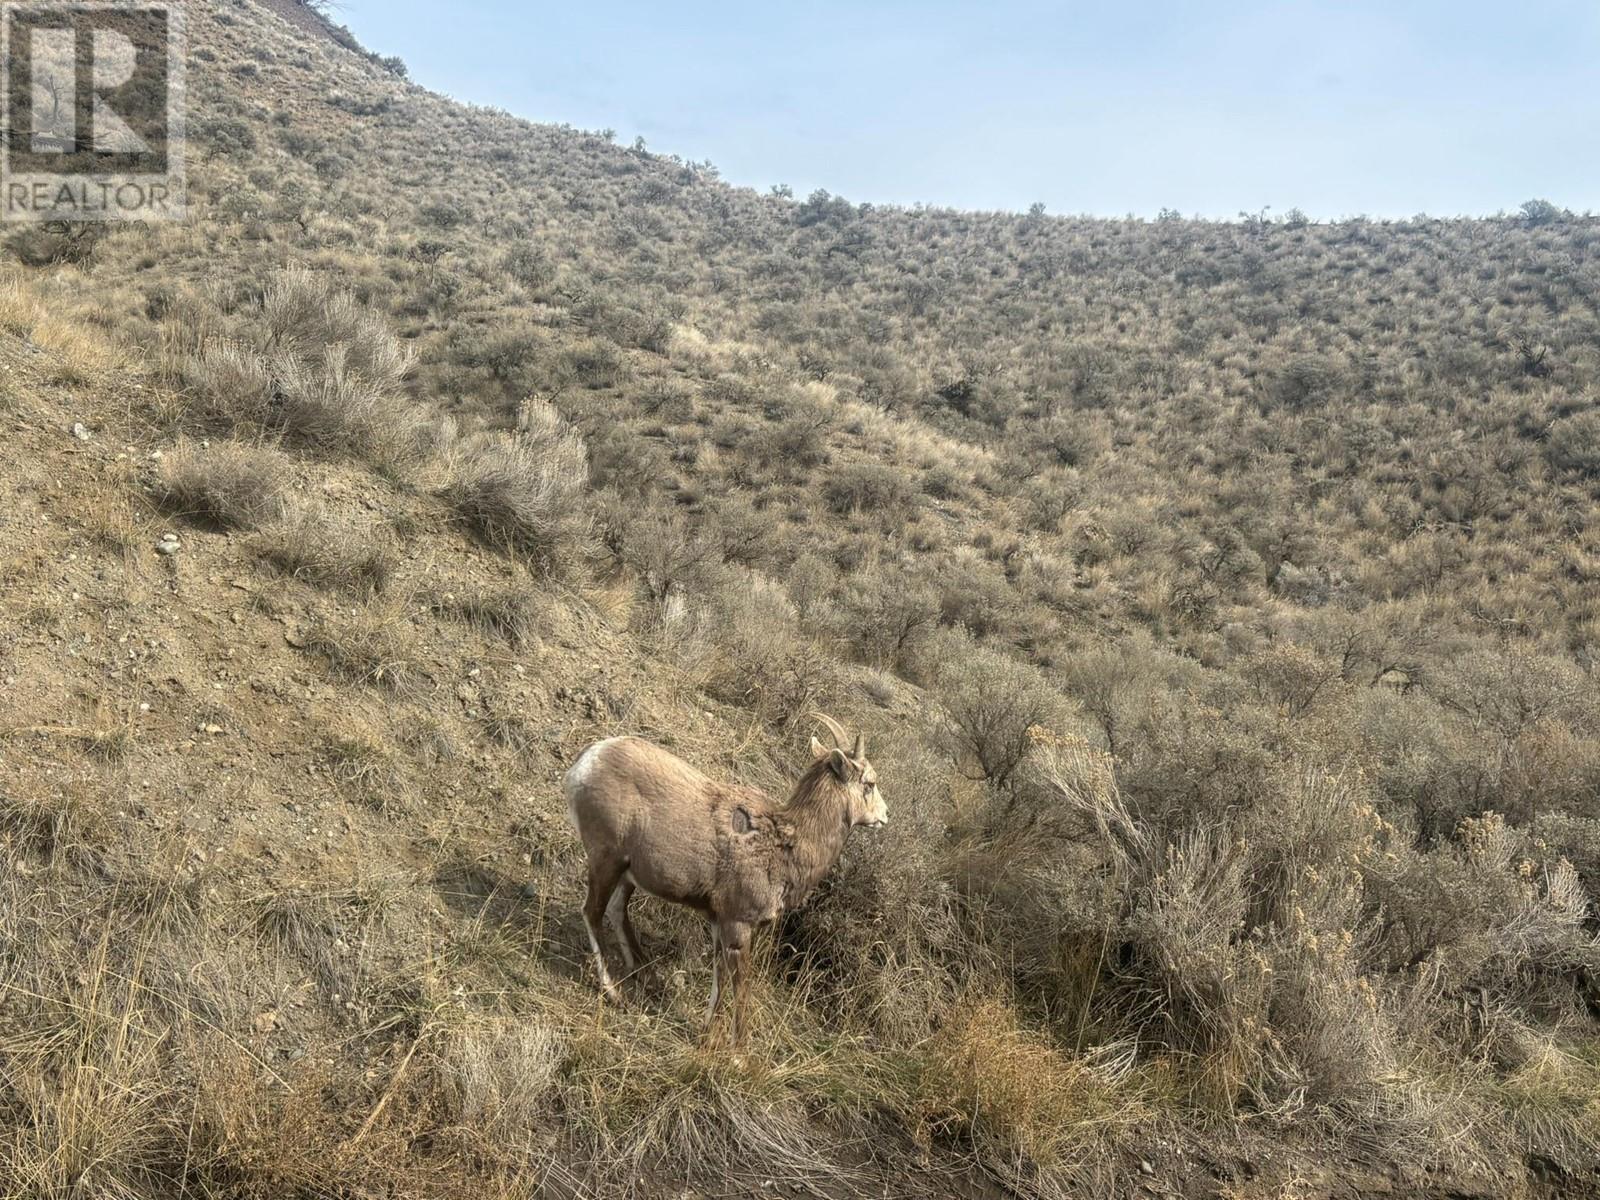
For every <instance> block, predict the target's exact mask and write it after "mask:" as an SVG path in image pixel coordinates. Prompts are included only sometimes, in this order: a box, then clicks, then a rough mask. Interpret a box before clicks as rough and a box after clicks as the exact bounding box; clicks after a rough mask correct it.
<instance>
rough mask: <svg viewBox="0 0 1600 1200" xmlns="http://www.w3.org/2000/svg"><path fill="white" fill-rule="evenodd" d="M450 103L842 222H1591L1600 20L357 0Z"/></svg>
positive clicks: (1564, 12) (1028, 6) (1578, 16)
mask: <svg viewBox="0 0 1600 1200" xmlns="http://www.w3.org/2000/svg"><path fill="white" fill-rule="evenodd" d="M336 15H337V18H338V19H339V20H340V21H342V22H344V23H346V24H348V25H349V26H350V28H351V29H352V30H354V31H355V33H356V34H357V36H359V37H360V38H361V40H362V42H363V43H364V44H365V45H367V46H368V47H369V48H370V49H373V50H375V51H378V52H379V53H383V54H398V55H400V56H401V57H402V58H404V59H405V60H406V63H407V64H408V66H409V67H410V69H411V74H412V77H413V78H414V79H415V80H416V81H417V82H419V83H421V84H423V85H425V86H427V87H430V88H432V89H434V90H436V91H441V92H444V93H446V94H449V95H452V96H455V97H457V98H459V99H463V100H472V101H476V102H477V103H480V104H493V105H498V106H499V107H501V108H504V109H507V110H509V111H510V112H513V113H515V114H517V115H518V116H523V117H528V118H531V119H533V120H539V121H558V122H559V121H565V122H568V123H570V124H573V125H576V126H579V127H581V128H585V129H601V128H611V129H615V130H616V131H617V135H618V139H619V140H621V141H624V142H631V141H632V140H633V138H634V137H636V136H643V137H644V138H645V140H646V142H647V143H648V145H649V147H650V149H652V150H656V151H660V152H663V153H673V154H678V155H681V156H683V157H684V158H690V159H695V160H704V159H710V160H711V161H712V162H714V163H716V164H717V166H718V167H719V168H721V170H722V173H723V177H724V178H726V179H728V180H729V181H730V182H733V183H738V184H745V185H749V186H754V187H758V188H763V189H764V188H766V187H767V186H768V185H771V184H774V183H787V184H789V185H790V186H792V187H793V188H794V190H795V192H796V194H798V195H804V194H806V193H808V192H809V191H811V190H812V189H813V188H818V187H823V188H827V189H828V190H829V191H831V192H835V193H837V194H840V195H843V196H846V197H848V198H849V199H850V200H853V201H857V202H859V201H872V202H875V203H899V204H913V203H917V202H926V203H929V204H940V205H952V206H955V207H959V208H977V209H995V208H999V209H1022V208H1026V207H1027V206H1028V205H1029V204H1031V203H1033V202H1034V201H1040V202H1042V203H1043V204H1044V205H1045V206H1046V207H1047V208H1048V209H1049V211H1051V212H1054V213H1093V214H1097V215H1101V216H1119V215H1122V214H1124V213H1130V212H1131V213H1137V214H1140V215H1145V216H1153V215H1154V214H1155V212H1156V211H1157V210H1158V209H1160V208H1162V207H1163V206H1169V207H1172V208H1176V209H1178V210H1179V211H1180V212H1183V213H1185V214H1202V215H1206V216H1221V217H1232V216H1234V215H1236V214H1237V213H1238V212H1239V211H1241V210H1246V209H1247V210H1251V211H1255V210H1258V209H1260V208H1261V207H1263V206H1267V205H1270V206H1271V207H1272V209H1273V210H1274V211H1275V212H1282V211H1284V210H1286V209H1288V208H1291V207H1296V206H1298V207H1300V208H1302V209H1304V210H1305V211H1306V212H1308V213H1310V214H1311V215H1312V216H1314V217H1336V216H1346V215H1353V214H1357V213H1364V214H1367V215H1370V216H1394V217H1403V216H1411V215H1414V214H1416V213H1419V212H1428V213H1432V214H1434V215H1452V214H1458V213H1491V212H1494V211H1496V210H1499V209H1507V210H1510V209H1515V208H1516V207H1517V206H1518V205H1519V204H1521V202H1522V201H1524V200H1527V199H1529V198H1530V197H1534V196H1540V197H1545V198H1548V199H1550V200H1553V201H1555V202H1556V203H1558V204H1560V205H1563V206H1565V207H1569V208H1573V209H1578V210H1583V209H1587V208H1591V207H1594V208H1600V87H1597V86H1596V84H1597V82H1600V4H1595V3H1593V2H1592V0H1591V2H1588V3H1576V2H1567V0H1549V2H1543V3H1541V2H1539V0H1533V2H1532V3H1527V4H1522V5H1518V4H1514V3H1511V2H1510V0H1500V2H1497V3H1493V4H1484V3H1479V2H1477V0H1460V2H1458V3H1453V4H1446V3H1435V2H1432V0H1429V2H1416V3H1413V2H1408V0H1391V2H1390V3H1376V2H1368V0H1356V2H1352V3H1325V2H1311V3H1297V4H1291V3H1187V4H1183V3H1176V2H1172V0H1140V2H1137V3H1121V4H1096V5H1078V4H1044V3H1034V2H1031V0H991V2H989V3H979V2H971V3H942V2H937V0H922V2H920V3H915V4H913V3H904V2H902V0H888V2H872V0H859V2H856V3H848V2H840V0H807V2H806V3H781V2H772V0H745V2H743V3H719V4H712V3H701V2H698V0H677V2H671V3H669V2H667V0H649V2H635V0H590V2H589V3H587V4H562V5H554V4H540V3H533V4H529V3H513V2H512V0H476V2H474V0H455V2H453V3H449V2H447V3H440V0H342V2H341V3H340V5H339V8H338V9H337V14H336Z"/></svg>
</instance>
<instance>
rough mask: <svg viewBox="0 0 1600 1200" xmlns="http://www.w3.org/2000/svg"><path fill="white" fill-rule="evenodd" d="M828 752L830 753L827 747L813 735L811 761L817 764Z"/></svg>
mask: <svg viewBox="0 0 1600 1200" xmlns="http://www.w3.org/2000/svg"><path fill="white" fill-rule="evenodd" d="M827 752H828V748H827V747H826V746H824V745H823V744H822V743H821V742H819V741H817V739H816V735H815V734H813V735H812V737H811V759H812V761H813V762H815V761H816V760H817V759H819V758H821V757H822V756H823V755H824V754H826V753H827Z"/></svg>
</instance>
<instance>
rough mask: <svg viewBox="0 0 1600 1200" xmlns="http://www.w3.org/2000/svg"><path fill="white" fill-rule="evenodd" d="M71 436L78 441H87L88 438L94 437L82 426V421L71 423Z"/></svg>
mask: <svg viewBox="0 0 1600 1200" xmlns="http://www.w3.org/2000/svg"><path fill="white" fill-rule="evenodd" d="M72 436H73V437H75V438H77V439H78V440H79V441H80V442H87V441H88V440H89V439H90V438H92V437H94V434H92V433H90V432H89V431H88V430H87V429H85V428H84V425H83V422H82V421H74V422H73V423H72Z"/></svg>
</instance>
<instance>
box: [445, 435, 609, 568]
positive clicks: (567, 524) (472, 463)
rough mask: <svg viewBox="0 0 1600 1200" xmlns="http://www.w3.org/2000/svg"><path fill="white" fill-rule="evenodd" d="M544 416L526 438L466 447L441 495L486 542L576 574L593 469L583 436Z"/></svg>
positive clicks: (584, 537) (585, 537) (535, 563)
mask: <svg viewBox="0 0 1600 1200" xmlns="http://www.w3.org/2000/svg"><path fill="white" fill-rule="evenodd" d="M541 412H543V413H546V414H547V415H545V416H542V417H541V418H540V419H539V420H538V421H537V422H536V423H535V424H534V425H533V426H532V427H531V428H530V429H529V430H528V431H526V432H525V433H524V434H523V435H522V436H519V437H517V438H507V437H501V438H493V439H490V440H487V441H482V442H479V443H477V444H475V445H469V446H467V447H465V448H463V449H462V450H461V451H460V453H459V454H458V455H457V457H456V459H455V461H454V462H453V463H452V465H451V472H450V480H449V482H448V483H446V484H445V486H444V488H443V490H442V491H441V493H440V494H441V496H442V497H443V499H444V501H445V503H446V504H448V505H449V506H450V507H451V508H452V509H453V510H455V512H456V514H457V516H459V517H460V518H461V520H462V522H463V523H464V524H465V525H466V526H467V528H468V529H470V530H471V531H472V532H473V533H475V534H476V535H477V536H478V537H479V538H481V539H482V540H483V541H484V542H486V543H487V544H489V545H491V546H494V547H496V548H498V549H501V550H504V551H507V552H508V553H512V554H515V555H517V556H519V557H521V558H524V559H526V560H527V561H528V562H529V564H530V565H531V566H533V567H534V568H535V569H536V570H538V571H539V572H541V573H542V574H547V575H548V574H560V573H562V572H564V571H568V570H571V569H572V568H573V566H574V565H575V564H576V562H577V560H578V559H579V557H580V556H581V554H582V552H583V549H584V546H585V544H586V542H587V540H588V533H589V522H588V516H587V504H588V501H587V499H586V496H585V485H586V483H587V482H588V464H587V460H586V458H585V455H584V449H583V442H582V441H581V440H580V439H579V438H578V436H577V435H576V434H574V433H572V432H571V431H570V430H568V429H566V428H565V427H564V426H563V425H562V423H561V421H560V419H559V418H558V417H557V416H556V415H555V413H554V412H553V411H550V410H541Z"/></svg>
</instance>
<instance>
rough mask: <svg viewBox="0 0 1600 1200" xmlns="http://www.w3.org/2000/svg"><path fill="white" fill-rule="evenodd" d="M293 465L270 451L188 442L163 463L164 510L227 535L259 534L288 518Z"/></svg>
mask: <svg viewBox="0 0 1600 1200" xmlns="http://www.w3.org/2000/svg"><path fill="white" fill-rule="evenodd" d="M289 477H290V466H289V460H288V459H287V457H285V456H284V455H283V454H282V453H281V452H280V451H278V450H275V449H273V448H271V447H269V446H251V445H247V444H246V443H243V442H234V441H225V442H213V443H211V444H210V445H207V446H197V445H195V444H194V443H193V442H182V443H180V444H179V445H178V447H177V448H176V449H174V450H173V451H172V452H171V453H169V454H167V455H166V456H165V457H163V458H162V460H161V474H160V479H159V482H158V483H157V496H158V498H159V500H160V501H161V504H162V505H163V507H165V508H167V509H168V510H170V511H172V512H174V513H177V514H179V515H181V516H185V517H188V518H190V519H191V520H196V521H200V522H203V523H205V524H209V525H213V526H216V527H217V528H221V529H256V528H259V527H260V526H262V525H265V524H268V523H269V522H272V521H274V520H276V519H278V518H279V517H280V516H282V515H283V513H284V510H285V499H284V494H285V491H286V490H287V487H288V480H289Z"/></svg>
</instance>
